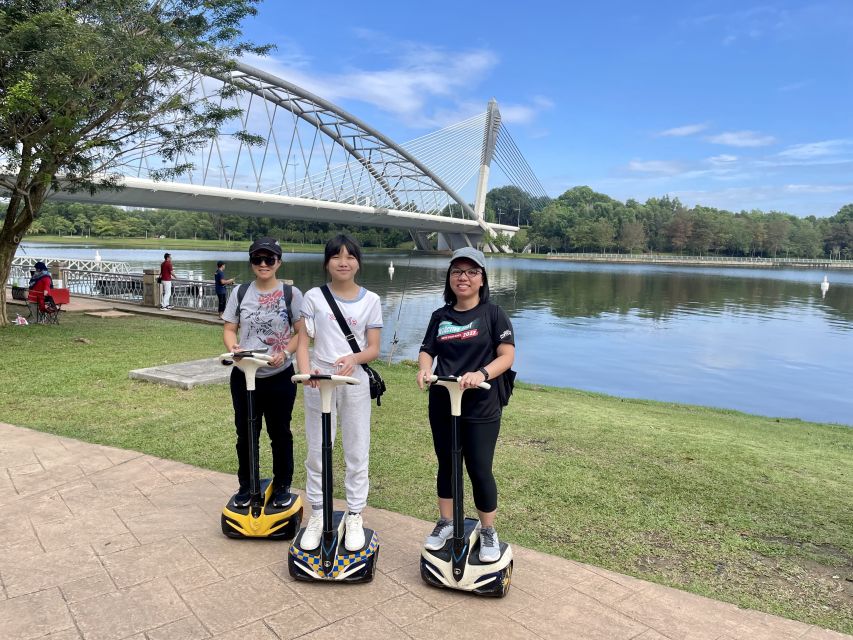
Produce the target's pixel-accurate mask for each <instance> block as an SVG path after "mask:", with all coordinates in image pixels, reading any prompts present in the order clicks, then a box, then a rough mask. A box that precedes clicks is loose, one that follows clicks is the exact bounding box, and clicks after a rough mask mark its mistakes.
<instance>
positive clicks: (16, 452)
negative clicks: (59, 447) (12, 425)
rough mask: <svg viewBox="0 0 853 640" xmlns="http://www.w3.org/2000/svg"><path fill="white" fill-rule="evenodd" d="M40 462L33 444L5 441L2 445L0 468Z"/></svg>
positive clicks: (0, 448)
mask: <svg viewBox="0 0 853 640" xmlns="http://www.w3.org/2000/svg"><path fill="white" fill-rule="evenodd" d="M31 464H39V461H38V458H36V454H35V453H34V452H33V448H32V447H31V446H26V445H23V444H16V443H14V442H4V443H3V444H2V445H0V469H11V468H14V467H21V466H27V465H31Z"/></svg>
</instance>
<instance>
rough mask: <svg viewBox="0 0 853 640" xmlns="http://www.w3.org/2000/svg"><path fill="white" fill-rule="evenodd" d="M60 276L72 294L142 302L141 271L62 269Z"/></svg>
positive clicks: (135, 302)
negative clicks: (116, 271)
mask: <svg viewBox="0 0 853 640" xmlns="http://www.w3.org/2000/svg"><path fill="white" fill-rule="evenodd" d="M62 278H63V280H64V285H65V286H66V287H67V288H68V289H69V291H70V292H71V293H73V294H74V295H79V296H89V297H92V298H106V299H108V300H120V301H121V302H129V303H134V304H141V303H142V293H143V283H142V274H141V273H110V272H107V271H81V270H76V269H63V270H62Z"/></svg>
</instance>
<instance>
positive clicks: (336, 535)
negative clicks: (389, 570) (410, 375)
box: [287, 373, 379, 582]
mask: <svg viewBox="0 0 853 640" xmlns="http://www.w3.org/2000/svg"><path fill="white" fill-rule="evenodd" d="M291 380H293V381H294V382H306V381H308V380H317V381H318V382H319V388H320V400H321V402H322V405H323V414H322V424H323V441H322V447H323V457H322V465H323V476H322V489H323V537H322V538H321V539H320V546H318V547H317V548H316V549H313V550H311V551H307V550H305V549H303V548H302V547H301V546H300V545H301V542H302V536H303V535H304V534H305V528H304V527H303V528H302V529H301V530H300V531H299V533H298V534H297V536H296V539H295V540H294V541H293V544H291V545H290V552H289V553H288V554H287V569H288V571H289V572H290V575H291V576H293V577H294V578H296V579H297V580H305V581H313V580H321V581H336V582H370V581H371V580H373V575H374V573H375V572H376V561H377V559H378V558H379V536H378V535H377V534H376V532H375V531H373V530H372V529H368V528H366V527H365V529H364V540H365V542H364V546H363V547H362V548H361V549H359V550H357V551H347V549H346V547H344V534H345V533H346V532H345V527H346V525H345V521H344V513H343V511H334V512H333V511H332V499H333V497H332V493H333V491H332V390H333V389H334V388H335V387H336V386H337V385H339V384H360V381H359V380H358V379H357V378H350V377H349V376H336V375H327V374H314V373H312V374H307V373H301V374H297V375H295V376H293V377H292V378H291Z"/></svg>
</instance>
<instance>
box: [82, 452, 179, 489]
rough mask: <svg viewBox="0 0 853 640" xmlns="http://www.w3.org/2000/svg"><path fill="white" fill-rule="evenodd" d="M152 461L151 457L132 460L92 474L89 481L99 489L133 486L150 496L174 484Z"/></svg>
mask: <svg viewBox="0 0 853 640" xmlns="http://www.w3.org/2000/svg"><path fill="white" fill-rule="evenodd" d="M151 460H152V458H150V457H149V456H140V457H137V458H131V459H129V460H127V461H125V462H123V463H121V464H118V465H115V466H113V467H111V468H109V469H104V470H103V471H98V472H96V473H93V474H90V475H89V480H91V481H92V484H94V485H95V486H96V487H98V488H99V489H101V488H108V489H111V488H115V487H131V486H133V487H136V488H137V489H139V490H140V491H142V493H143V494H145V495H148V494H149V493H151V491H153V490H154V489H156V488H158V487H166V486H170V485H171V484H172V483H171V482H169V479H168V478H166V476H164V475H163V474H162V473H160V472H159V471H157V469H155V468H154V467H153V466H152V465H151Z"/></svg>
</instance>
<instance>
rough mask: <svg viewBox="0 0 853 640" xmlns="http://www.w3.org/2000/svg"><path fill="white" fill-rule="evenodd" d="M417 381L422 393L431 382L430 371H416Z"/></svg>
mask: <svg viewBox="0 0 853 640" xmlns="http://www.w3.org/2000/svg"><path fill="white" fill-rule="evenodd" d="M417 381H418V387H420V389H421V391H423V390H424V389H426V388H427V387H428V386H429V385H430V383H431V382H432V371H431V370H430V369H421V370H420V371H418V377H417Z"/></svg>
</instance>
